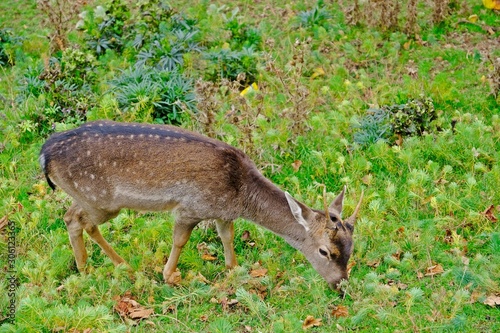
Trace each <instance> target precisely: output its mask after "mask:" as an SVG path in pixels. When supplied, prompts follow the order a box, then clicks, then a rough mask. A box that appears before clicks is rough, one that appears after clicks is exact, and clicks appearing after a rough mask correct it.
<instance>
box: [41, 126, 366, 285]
mask: <svg viewBox="0 0 500 333" xmlns="http://www.w3.org/2000/svg"><path fill="white" fill-rule="evenodd" d="M39 161H40V164H41V167H42V169H43V172H44V174H45V177H46V179H47V182H48V184H49V185H50V186H51V187H52V189H55V188H56V186H58V187H60V188H61V189H62V190H64V191H65V192H66V193H67V194H68V195H69V196H71V197H72V198H73V204H72V206H71V207H70V208H69V209H68V211H67V212H66V214H65V216H64V221H65V223H66V226H67V229H68V233H69V238H70V243H71V246H72V248H73V252H74V255H75V260H76V264H77V267H78V269H79V270H80V271H81V270H83V269H84V267H85V264H86V260H87V252H86V250H85V245H84V241H83V230H85V231H86V232H87V234H88V235H89V236H90V238H91V239H92V240H93V241H95V242H96V243H97V244H99V246H100V247H101V249H102V250H103V251H104V252H105V253H106V255H108V256H109V257H110V258H111V261H112V262H113V263H114V264H115V265H118V264H121V263H125V261H124V260H123V259H122V258H121V257H120V256H119V255H118V254H117V253H116V252H115V251H114V250H113V248H112V247H111V246H110V245H109V243H108V242H107V241H106V240H105V239H104V238H103V236H102V235H101V233H100V232H99V228H98V226H99V225H100V224H102V223H104V222H106V221H108V220H110V219H112V218H114V217H115V216H117V215H118V213H119V212H120V210H121V209H123V208H129V209H133V210H141V211H164V210H167V211H172V212H173V213H174V214H175V216H176V218H175V225H174V230H173V246H172V250H171V253H170V256H169V258H168V260H167V263H166V265H165V267H164V270H163V277H164V279H165V282H167V283H174V281H175V280H176V279H177V278H178V277H179V273H178V272H177V271H176V270H177V263H178V260H179V256H180V253H181V250H182V247H183V246H184V245H185V244H186V242H187V241H188V239H189V237H190V235H191V231H192V230H193V228H194V227H195V226H196V225H197V224H198V223H199V222H200V221H202V220H207V219H215V220H216V228H217V232H218V234H219V236H220V238H221V240H222V244H223V247H224V256H225V264H226V267H228V268H231V267H234V266H236V264H237V263H236V255H235V252H234V248H233V239H234V226H233V221H234V220H235V219H236V218H239V217H242V218H244V219H247V220H250V221H253V222H254V223H256V224H258V225H260V226H262V227H264V228H266V229H268V230H270V231H272V232H274V233H275V234H277V235H279V236H281V237H282V238H284V239H285V240H286V241H287V242H288V243H289V244H290V245H291V246H293V247H294V248H296V249H298V250H299V251H301V252H302V253H303V254H304V255H305V257H306V258H307V260H308V261H309V262H310V263H311V264H312V266H313V267H314V268H315V269H316V270H317V272H318V273H319V274H320V275H321V276H322V277H323V278H324V279H325V280H326V281H327V282H328V284H329V285H330V286H331V287H333V288H337V286H338V284H339V282H340V281H341V280H343V279H347V278H348V273H347V262H348V260H349V257H350V256H351V253H352V249H353V241H352V234H353V231H354V222H355V219H356V215H357V213H358V211H359V209H360V205H361V200H362V198H360V201H359V203H358V204H357V206H356V208H355V210H354V213H353V214H352V216H351V217H349V218H347V219H345V220H343V219H342V216H341V214H342V208H343V201H344V193H345V187H344V190H343V191H342V192H341V193H340V194H339V195H338V196H337V197H336V198H335V199H334V200H333V202H332V203H331V205H330V206H329V208H328V209H327V210H328V212H326V211H321V210H315V209H311V208H309V207H307V206H306V205H304V204H303V203H301V202H299V201H297V200H295V199H294V198H293V197H292V196H291V195H290V194H288V193H287V192H283V191H282V190H280V189H279V188H278V187H277V186H276V185H274V184H273V183H272V182H271V181H269V180H268V179H266V178H265V177H264V176H263V175H262V174H261V173H260V172H259V170H258V169H257V167H256V166H255V164H254V163H253V162H252V161H251V160H250V158H249V157H248V156H247V155H245V154H244V153H243V152H242V151H240V150H239V149H236V148H234V147H232V146H230V145H228V144H226V143H224V142H221V141H218V140H215V139H211V138H208V137H205V136H202V135H200V134H197V133H194V132H190V131H187V130H184V129H181V128H178V127H174V126H165V125H150V124H138V123H119V122H112V121H96V122H89V123H86V124H84V125H82V126H81V127H79V128H76V129H72V130H69V131H65V132H61V133H57V134H54V135H52V136H51V137H50V138H49V139H48V140H47V141H46V142H45V144H44V145H43V147H42V150H41V152H40V157H39Z"/></svg>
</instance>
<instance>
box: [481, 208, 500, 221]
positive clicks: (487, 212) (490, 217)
mask: <svg viewBox="0 0 500 333" xmlns="http://www.w3.org/2000/svg"><path fill="white" fill-rule="evenodd" d="M494 211H495V205H491V206H489V207H488V208H486V210H485V211H484V212H482V213H481V214H482V215H484V217H486V218H487V219H488V221H490V222H492V223H496V222H498V218H497V217H496V216H495V214H494Z"/></svg>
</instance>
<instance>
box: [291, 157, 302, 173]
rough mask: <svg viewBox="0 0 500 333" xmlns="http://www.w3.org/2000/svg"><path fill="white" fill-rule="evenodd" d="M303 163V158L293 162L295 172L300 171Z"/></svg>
mask: <svg viewBox="0 0 500 333" xmlns="http://www.w3.org/2000/svg"><path fill="white" fill-rule="evenodd" d="M301 165H302V161H301V160H296V161H294V162H293V163H292V167H293V171H294V172H297V171H299V169H300V166H301Z"/></svg>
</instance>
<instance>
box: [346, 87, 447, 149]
mask: <svg viewBox="0 0 500 333" xmlns="http://www.w3.org/2000/svg"><path fill="white" fill-rule="evenodd" d="M436 119H437V113H436V110H435V109H434V103H433V102H432V99H431V98H428V97H427V98H420V99H410V100H409V101H408V102H407V103H404V104H396V105H391V106H383V107H382V108H380V109H369V110H368V111H367V115H366V116H365V117H363V118H362V119H361V121H360V122H359V124H358V125H356V126H355V127H356V128H358V131H357V132H356V133H354V142H356V143H358V144H360V145H361V146H367V145H370V144H373V143H375V142H377V141H379V140H382V141H389V142H391V143H392V141H393V140H394V135H398V136H401V137H403V136H405V137H409V136H422V135H424V134H426V133H431V132H435V131H436V130H437V129H438V127H437V124H436V123H435V120H436Z"/></svg>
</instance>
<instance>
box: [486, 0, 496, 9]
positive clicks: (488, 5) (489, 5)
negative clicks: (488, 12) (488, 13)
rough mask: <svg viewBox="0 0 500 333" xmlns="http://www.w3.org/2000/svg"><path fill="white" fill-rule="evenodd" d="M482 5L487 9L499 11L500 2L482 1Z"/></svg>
mask: <svg viewBox="0 0 500 333" xmlns="http://www.w3.org/2000/svg"><path fill="white" fill-rule="evenodd" d="M483 5H484V7H486V8H488V9H495V10H500V0H483Z"/></svg>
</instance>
